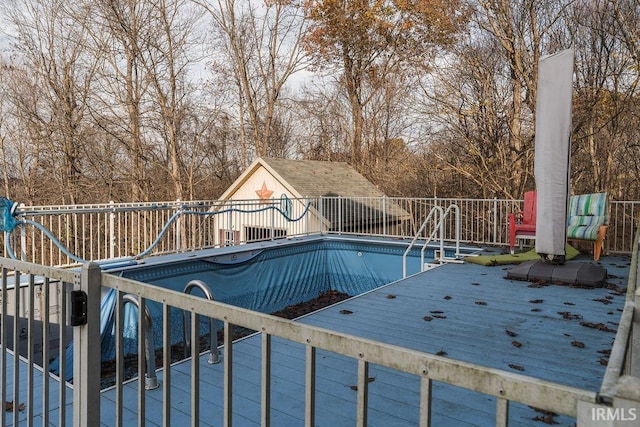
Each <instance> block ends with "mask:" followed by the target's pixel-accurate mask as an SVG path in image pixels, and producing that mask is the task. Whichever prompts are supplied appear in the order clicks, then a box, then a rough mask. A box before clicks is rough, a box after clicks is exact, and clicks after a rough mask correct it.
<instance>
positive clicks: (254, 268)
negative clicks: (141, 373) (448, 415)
mask: <svg viewBox="0 0 640 427" xmlns="http://www.w3.org/2000/svg"><path fill="white" fill-rule="evenodd" d="M407 244H408V242H407V241H405V240H397V239H396V240H392V239H383V238H380V239H371V238H358V237H345V236H334V235H317V236H307V237H300V238H294V239H282V240H275V241H269V242H258V243H251V244H247V245H241V246H234V247H226V248H217V249H210V250H203V251H198V252H193V253H183V254H172V255H163V256H157V257H153V258H148V259H145V260H143V261H140V262H137V263H131V264H128V265H120V266H115V267H111V268H110V267H108V266H107V267H106V268H105V269H106V271H107V272H109V273H111V274H117V275H119V276H121V277H125V278H129V279H133V280H137V281H140V282H144V283H148V284H152V285H156V286H159V287H162V288H165V289H172V290H175V291H178V292H182V291H183V290H184V288H185V286H186V285H187V284H188V283H189V282H190V281H192V280H200V281H202V282H204V283H205V284H206V285H207V286H208V287H209V289H210V290H211V293H212V294H213V296H214V298H215V299H216V301H220V302H224V303H227V304H231V305H235V306H239V307H243V308H247V309H251V310H255V311H260V312H263V313H273V312H275V311H278V310H281V309H283V308H285V307H287V306H288V305H291V304H297V303H300V302H303V301H308V300H310V299H313V298H315V297H317V296H318V295H319V294H320V293H324V292H327V291H329V290H334V291H338V292H344V293H347V294H349V295H359V294H362V293H365V292H368V291H371V290H373V289H375V288H378V287H380V286H382V285H385V284H387V283H391V282H394V281H396V280H399V279H401V278H402V256H403V254H404V252H405V250H406V248H407ZM421 249H422V247H421V246H420V245H418V246H416V247H415V248H413V249H412V250H411V252H410V253H409V254H408V257H407V271H408V273H409V274H413V273H417V272H419V271H420V250H421ZM434 249H436V248H435V246H434V248H431V247H427V249H426V250H425V257H426V258H427V259H429V258H433V251H434ZM114 304H115V298H110V297H109V295H107V296H106V297H105V299H104V300H103V307H102V312H103V318H104V320H103V322H102V323H103V329H102V331H101V334H102V335H103V339H102V352H103V356H102V357H103V360H110V359H111V358H113V355H114V354H115V353H114V348H115V343H114V340H113V338H112V337H113V316H110V315H109V314H108V313H110V312H112V311H113V306H114ZM148 309H149V312H150V314H151V317H152V321H153V331H154V338H155V339H154V341H155V343H156V347H157V348H159V347H161V346H162V322H161V319H162V312H161V307H160V306H159V305H158V304H155V303H149V304H148ZM124 316H125V333H124V335H125V348H124V351H125V354H127V353H137V338H136V337H137V309H136V308H135V307H131V304H128V305H127V306H126V307H125V314H124ZM201 321H202V323H201V332H202V333H205V332H206V331H207V330H208V324H207V322H206V321H205V320H204V319H201ZM182 322H183V321H182V313H181V312H180V313H178V312H176V311H173V312H172V313H171V325H172V344H175V343H177V342H182V341H183V332H182Z"/></svg>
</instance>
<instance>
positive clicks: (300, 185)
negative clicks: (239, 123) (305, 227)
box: [221, 157, 410, 231]
mask: <svg viewBox="0 0 640 427" xmlns="http://www.w3.org/2000/svg"><path fill="white" fill-rule="evenodd" d="M260 168H264V169H266V170H267V171H268V172H269V174H271V175H272V176H273V177H274V178H275V179H276V180H277V181H279V182H280V183H281V184H282V185H283V186H284V187H286V188H287V189H288V191H289V192H290V194H291V195H292V196H293V197H296V198H305V197H310V198H319V197H323V196H326V197H327V198H326V199H320V200H317V201H315V202H313V203H312V205H313V207H314V208H315V209H317V210H319V211H320V212H322V216H323V217H324V218H325V219H326V220H328V221H329V223H330V224H331V226H330V227H332V228H339V229H342V230H345V231H348V230H352V229H353V230H355V229H358V228H361V227H362V226H363V225H365V224H368V225H373V224H380V223H383V222H386V223H389V222H397V221H401V220H405V219H408V218H409V217H410V215H409V213H408V212H407V211H406V210H404V209H402V208H401V207H400V206H399V205H398V204H396V203H389V204H388V205H386V204H385V206H382V205H380V203H379V201H378V200H376V199H378V198H382V197H385V194H384V193H383V192H382V191H380V190H379V189H378V187H376V186H375V185H374V184H373V183H372V182H371V181H369V180H367V178H365V177H364V176H362V175H361V174H360V173H358V171H356V170H355V169H354V168H353V167H351V166H349V165H348V164H347V163H346V162H328V161H318V160H288V159H274V158H261V157H259V158H257V159H256V160H255V161H254V162H253V163H252V164H251V165H250V166H249V167H248V168H247V169H246V170H245V171H244V172H243V173H242V175H240V177H239V178H238V179H237V180H236V181H235V182H234V183H233V184H232V185H231V186H230V187H229V188H228V189H227V191H225V193H224V194H223V195H222V196H221V199H222V200H226V199H230V198H232V197H233V196H234V194H235V193H236V192H237V191H238V190H239V189H240V188H241V187H242V186H243V185H244V184H245V183H246V182H247V181H248V180H249V178H250V177H251V176H252V175H253V174H254V173H255V172H256V171H258V170H259V169H260ZM337 196H340V198H337Z"/></svg>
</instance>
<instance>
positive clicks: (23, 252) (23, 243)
mask: <svg viewBox="0 0 640 427" xmlns="http://www.w3.org/2000/svg"><path fill="white" fill-rule="evenodd" d="M20 259H21V260H22V261H27V228H26V227H25V226H24V224H22V225H20ZM51 264H53V262H52V263H51Z"/></svg>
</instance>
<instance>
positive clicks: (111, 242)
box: [109, 200, 116, 259]
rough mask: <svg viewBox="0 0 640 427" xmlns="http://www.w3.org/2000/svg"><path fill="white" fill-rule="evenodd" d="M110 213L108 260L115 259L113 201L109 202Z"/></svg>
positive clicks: (114, 211)
mask: <svg viewBox="0 0 640 427" xmlns="http://www.w3.org/2000/svg"><path fill="white" fill-rule="evenodd" d="M109 206H110V207H111V213H109V258H112V259H113V258H115V257H116V210H115V207H114V203H113V200H111V201H109Z"/></svg>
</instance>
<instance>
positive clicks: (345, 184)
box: [262, 158, 384, 197]
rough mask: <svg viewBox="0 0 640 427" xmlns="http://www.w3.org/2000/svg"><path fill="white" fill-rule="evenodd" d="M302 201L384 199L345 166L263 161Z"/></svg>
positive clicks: (326, 163) (320, 162)
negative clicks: (357, 198)
mask: <svg viewBox="0 0 640 427" xmlns="http://www.w3.org/2000/svg"><path fill="white" fill-rule="evenodd" d="M262 160H263V161H264V162H265V163H266V164H268V165H269V167H271V168H272V169H273V170H274V171H275V172H276V173H277V174H278V175H280V176H281V177H282V178H284V180H285V181H287V182H288V183H289V184H290V185H291V186H292V187H293V188H295V189H296V191H297V192H298V193H299V194H300V195H301V196H303V197H306V196H309V197H318V196H329V195H330V196H346V197H383V196H384V193H383V192H382V191H380V190H379V189H378V188H377V187H376V186H375V185H373V184H372V183H371V182H370V181H369V180H367V179H366V178H365V177H364V176H362V175H360V174H359V173H358V172H357V171H356V170H355V169H354V168H352V167H351V166H349V165H348V164H347V163H345V162H325V161H317V160H286V159H270V158H263V159H262Z"/></svg>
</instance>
